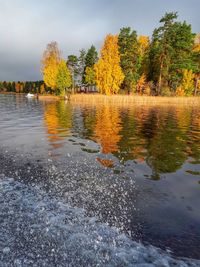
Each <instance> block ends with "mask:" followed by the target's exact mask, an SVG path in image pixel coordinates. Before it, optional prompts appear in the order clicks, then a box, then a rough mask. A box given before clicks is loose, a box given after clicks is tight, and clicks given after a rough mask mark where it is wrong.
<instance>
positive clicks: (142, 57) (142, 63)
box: [138, 35, 150, 76]
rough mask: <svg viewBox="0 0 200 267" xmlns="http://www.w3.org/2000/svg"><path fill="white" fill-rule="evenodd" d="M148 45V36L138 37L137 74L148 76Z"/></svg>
mask: <svg viewBox="0 0 200 267" xmlns="http://www.w3.org/2000/svg"><path fill="white" fill-rule="evenodd" d="M149 45H150V40H149V37H148V36H145V35H140V36H139V37H138V62H139V74H140V75H142V74H143V73H144V74H145V75H146V76H147V75H148V68H149Z"/></svg>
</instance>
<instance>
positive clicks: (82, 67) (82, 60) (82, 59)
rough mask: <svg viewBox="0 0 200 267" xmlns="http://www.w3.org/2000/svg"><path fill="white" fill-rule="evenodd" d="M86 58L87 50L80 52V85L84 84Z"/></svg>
mask: <svg viewBox="0 0 200 267" xmlns="http://www.w3.org/2000/svg"><path fill="white" fill-rule="evenodd" d="M85 56H86V51H85V49H81V50H80V55H79V58H78V76H79V83H83V82H84V75H85Z"/></svg>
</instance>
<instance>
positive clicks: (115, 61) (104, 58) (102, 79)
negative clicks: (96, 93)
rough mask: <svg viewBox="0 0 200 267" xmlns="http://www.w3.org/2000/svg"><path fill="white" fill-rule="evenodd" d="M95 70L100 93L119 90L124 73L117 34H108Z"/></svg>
mask: <svg viewBox="0 0 200 267" xmlns="http://www.w3.org/2000/svg"><path fill="white" fill-rule="evenodd" d="M94 71H95V76H96V77H95V78H96V84H97V87H98V88H99V90H100V93H104V94H106V95H110V94H115V93H117V92H118V91H119V88H120V85H121V84H122V82H123V80H124V74H123V72H122V69H121V67H120V55H119V50H118V36H117V35H111V34H109V35H107V36H106V38H105V42H104V45H103V47H102V49H101V57H100V59H99V61H98V62H97V63H96V64H95V65H94Z"/></svg>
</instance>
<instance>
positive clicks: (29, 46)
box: [0, 0, 200, 80]
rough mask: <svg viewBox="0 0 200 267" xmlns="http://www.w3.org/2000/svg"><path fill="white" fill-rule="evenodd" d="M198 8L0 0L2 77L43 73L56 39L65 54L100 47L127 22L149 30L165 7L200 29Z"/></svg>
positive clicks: (136, 1) (144, 1)
mask: <svg viewBox="0 0 200 267" xmlns="http://www.w3.org/2000/svg"><path fill="white" fill-rule="evenodd" d="M199 8H200V3H199V1H198V0H191V1H189V2H188V1H187V0H179V1H172V0H169V1H165V2H164V1H161V0H152V1H149V0H121V1H120V0H109V1H106V0H101V1H97V0H84V1H82V0H73V1H72V0H56V1H54V0H43V1H40V0H26V1H25V0H16V1H12V0H6V1H5V0H0V36H1V38H0V80H36V79H41V74H40V60H41V56H42V53H43V51H44V49H45V48H46V45H47V43H49V42H51V41H52V40H55V41H57V42H58V44H59V46H60V49H61V50H62V51H63V56H64V57H65V58H66V57H67V55H68V54H78V51H79V50H80V49H81V48H86V49H87V48H88V47H89V46H90V45H91V44H94V45H95V46H97V48H98V49H99V48H100V46H101V45H102V42H103V39H104V37H105V35H106V34H107V33H117V32H118V31H119V29H120V28H121V27H123V26H130V27H132V28H134V29H135V30H137V31H138V33H139V34H148V35H150V34H151V32H152V30H153V29H154V28H155V27H156V26H158V21H159V19H160V17H161V16H162V15H163V14H164V13H165V12H166V11H179V14H180V19H182V20H184V19H185V20H186V21H188V22H189V23H192V25H193V27H194V28H193V30H194V31H196V32H197V31H200V29H199V28H198V27H199V25H200V23H199V22H200V21H199V16H198V10H199Z"/></svg>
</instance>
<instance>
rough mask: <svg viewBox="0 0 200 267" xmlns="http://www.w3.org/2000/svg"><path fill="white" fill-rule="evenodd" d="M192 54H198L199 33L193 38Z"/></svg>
mask: <svg viewBox="0 0 200 267" xmlns="http://www.w3.org/2000/svg"><path fill="white" fill-rule="evenodd" d="M193 52H200V33H199V34H197V35H196V37H195V40H194V46H193Z"/></svg>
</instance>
